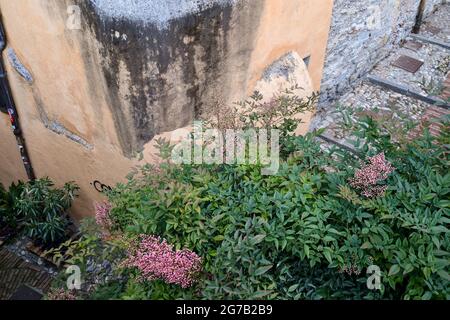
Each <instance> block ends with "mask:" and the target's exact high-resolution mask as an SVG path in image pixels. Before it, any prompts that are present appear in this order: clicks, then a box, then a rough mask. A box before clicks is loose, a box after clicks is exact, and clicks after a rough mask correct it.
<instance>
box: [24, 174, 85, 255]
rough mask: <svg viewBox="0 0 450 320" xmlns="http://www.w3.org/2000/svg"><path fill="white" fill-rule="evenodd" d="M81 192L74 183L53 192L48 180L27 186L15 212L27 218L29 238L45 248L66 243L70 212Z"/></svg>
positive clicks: (26, 226)
mask: <svg viewBox="0 0 450 320" xmlns="http://www.w3.org/2000/svg"><path fill="white" fill-rule="evenodd" d="M78 189H79V188H78V187H77V186H76V185H75V184H74V183H66V184H65V185H64V187H63V188H61V189H58V188H54V184H53V182H52V181H51V180H50V179H48V178H44V179H40V180H35V181H31V182H29V183H27V184H25V185H24V186H23V190H22V192H21V194H20V198H19V200H18V201H17V205H16V209H17V213H18V214H19V215H20V216H22V217H23V218H24V221H25V232H26V233H27V235H28V236H29V237H31V238H32V239H33V240H34V241H35V242H37V243H38V244H42V245H45V246H50V245H52V244H55V243H57V242H59V241H61V240H63V239H64V236H65V232H66V227H67V224H68V218H67V210H68V209H69V208H70V207H71V205H72V201H73V200H74V199H75V197H76V194H77V191H78Z"/></svg>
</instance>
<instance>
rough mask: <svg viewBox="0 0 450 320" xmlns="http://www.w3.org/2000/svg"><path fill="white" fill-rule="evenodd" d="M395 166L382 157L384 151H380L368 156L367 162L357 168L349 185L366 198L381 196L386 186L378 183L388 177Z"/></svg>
mask: <svg viewBox="0 0 450 320" xmlns="http://www.w3.org/2000/svg"><path fill="white" fill-rule="evenodd" d="M394 170H395V168H394V167H393V166H392V164H391V163H389V162H388V161H387V160H386V158H385V157H384V153H380V154H378V155H376V156H374V157H372V158H369V163H368V164H366V165H365V166H364V167H363V168H362V169H360V170H357V171H356V173H355V177H354V178H351V179H350V180H349V182H350V185H351V186H352V187H353V188H355V189H357V190H360V191H361V194H362V195H363V196H365V197H367V198H375V197H379V196H382V195H383V194H384V193H385V191H386V189H387V186H381V185H379V183H380V182H383V181H384V180H386V179H387V178H388V177H389V174H391V173H392V172H393V171H394Z"/></svg>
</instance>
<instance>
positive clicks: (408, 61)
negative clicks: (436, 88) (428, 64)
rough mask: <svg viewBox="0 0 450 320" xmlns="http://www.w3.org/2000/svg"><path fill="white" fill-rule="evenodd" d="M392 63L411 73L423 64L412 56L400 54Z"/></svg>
mask: <svg viewBox="0 0 450 320" xmlns="http://www.w3.org/2000/svg"><path fill="white" fill-rule="evenodd" d="M392 65H393V66H394V67H397V68H401V69H403V70H406V71H408V72H411V73H416V72H417V70H419V69H420V67H421V66H422V65H423V62H422V61H420V60H417V59H414V58H412V57H408V56H400V57H399V58H398V59H397V60H395V61H394V62H393V63H392Z"/></svg>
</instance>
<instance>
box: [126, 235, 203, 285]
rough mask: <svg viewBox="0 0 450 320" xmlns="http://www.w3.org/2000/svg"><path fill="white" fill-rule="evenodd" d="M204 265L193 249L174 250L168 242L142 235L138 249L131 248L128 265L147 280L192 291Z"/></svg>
mask: <svg viewBox="0 0 450 320" xmlns="http://www.w3.org/2000/svg"><path fill="white" fill-rule="evenodd" d="M201 263H202V259H201V258H200V257H199V256H198V255H197V254H195V253H194V252H192V251H190V250H186V249H184V250H174V248H173V246H172V245H170V244H168V243H167V241H166V240H161V239H160V238H159V237H154V236H146V235H142V236H141V239H140V242H139V243H138V244H137V247H135V248H133V247H132V248H131V249H130V252H129V257H128V260H127V261H126V266H128V267H135V268H138V269H139V271H140V272H141V275H142V278H143V279H145V280H149V281H152V280H156V279H160V280H163V281H165V282H166V283H171V284H178V285H180V286H181V287H183V288H188V287H190V286H192V285H193V284H194V282H195V280H196V277H197V276H198V274H199V272H200V271H201Z"/></svg>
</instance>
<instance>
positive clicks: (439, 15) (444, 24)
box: [420, 2, 450, 43]
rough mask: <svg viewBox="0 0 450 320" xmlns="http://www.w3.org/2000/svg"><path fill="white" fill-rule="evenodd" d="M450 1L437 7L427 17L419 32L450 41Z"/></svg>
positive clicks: (426, 35)
mask: <svg viewBox="0 0 450 320" xmlns="http://www.w3.org/2000/svg"><path fill="white" fill-rule="evenodd" d="M449 11H450V3H448V2H447V4H443V5H442V6H440V7H438V8H437V10H436V11H435V12H434V13H433V15H432V16H431V17H430V18H429V19H427V20H426V21H425V22H424V24H423V27H422V28H421V30H420V34H421V35H423V36H425V37H430V38H435V39H439V40H441V41H444V42H447V43H448V42H450V23H449V21H450V17H449Z"/></svg>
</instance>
